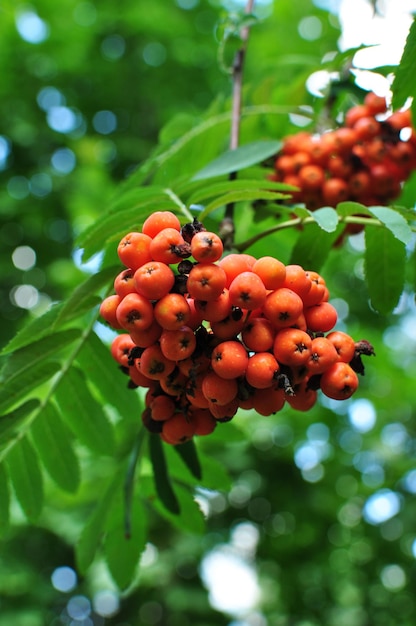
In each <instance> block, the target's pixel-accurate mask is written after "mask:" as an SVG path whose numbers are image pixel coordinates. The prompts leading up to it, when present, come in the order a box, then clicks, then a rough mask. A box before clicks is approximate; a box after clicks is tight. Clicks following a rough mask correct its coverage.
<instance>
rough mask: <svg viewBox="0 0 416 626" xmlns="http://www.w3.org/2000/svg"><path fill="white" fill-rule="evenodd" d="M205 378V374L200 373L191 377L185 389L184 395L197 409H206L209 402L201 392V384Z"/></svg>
mask: <svg viewBox="0 0 416 626" xmlns="http://www.w3.org/2000/svg"><path fill="white" fill-rule="evenodd" d="M204 378H205V372H201V373H200V374H197V375H196V376H191V377H190V378H189V379H188V382H187V384H186V387H185V395H186V398H187V399H188V401H189V402H190V403H191V405H192V406H193V407H196V408H198V409H207V408H208V406H209V400H207V398H206V397H205V395H204V393H203V391H202V383H203V381H204Z"/></svg>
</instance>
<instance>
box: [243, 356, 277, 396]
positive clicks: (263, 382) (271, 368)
mask: <svg viewBox="0 0 416 626" xmlns="http://www.w3.org/2000/svg"><path fill="white" fill-rule="evenodd" d="M279 369H280V368H279V364H278V362H277V360H276V358H275V357H274V356H273V354H271V353H270V352H255V353H254V354H253V355H252V356H250V358H249V360H248V363H247V368H246V373H245V377H246V381H247V382H248V384H249V385H251V386H252V387H254V388H255V389H267V388H268V387H271V386H272V385H273V383H275V382H276V376H277V374H278V372H279Z"/></svg>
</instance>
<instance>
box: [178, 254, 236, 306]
mask: <svg viewBox="0 0 416 626" xmlns="http://www.w3.org/2000/svg"><path fill="white" fill-rule="evenodd" d="M226 282H227V277H226V274H225V272H224V270H223V269H222V268H221V267H220V266H219V265H215V263H199V264H198V265H195V267H193V268H192V270H191V271H190V273H189V276H188V281H187V289H188V292H189V295H190V296H191V297H192V298H194V299H195V300H207V301H209V300H216V299H217V298H219V297H220V295H221V293H222V291H223V289H224V287H225V284H226Z"/></svg>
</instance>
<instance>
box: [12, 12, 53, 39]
mask: <svg viewBox="0 0 416 626" xmlns="http://www.w3.org/2000/svg"><path fill="white" fill-rule="evenodd" d="M16 28H17V31H18V33H19V35H20V36H21V38H22V39H24V41H27V42H28V43H33V44H38V43H42V41H45V39H47V37H48V35H49V26H48V24H47V23H46V22H45V21H44V20H42V19H41V18H40V17H39V15H37V13H35V12H34V11H22V12H21V13H19V15H18V16H17V17H16Z"/></svg>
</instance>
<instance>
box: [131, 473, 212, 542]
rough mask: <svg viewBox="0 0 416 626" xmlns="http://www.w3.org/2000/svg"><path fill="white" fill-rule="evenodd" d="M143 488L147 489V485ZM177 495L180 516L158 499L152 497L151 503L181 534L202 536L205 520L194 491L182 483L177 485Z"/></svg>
mask: <svg viewBox="0 0 416 626" xmlns="http://www.w3.org/2000/svg"><path fill="white" fill-rule="evenodd" d="M142 487H143V488H144V489H145V488H146V485H145V484H143V485H142ZM175 494H176V497H177V500H178V506H179V508H180V512H181V514H180V515H177V514H175V513H172V512H171V511H169V510H168V509H167V508H166V507H165V506H163V504H162V502H161V501H160V500H159V499H158V498H154V497H153V498H152V497H151V494H149V495H150V501H151V504H152V506H153V507H154V509H155V510H156V511H157V512H158V513H159V515H161V516H162V517H164V518H165V519H166V520H167V521H168V522H169V523H170V524H172V526H175V528H177V529H178V530H179V531H180V532H181V533H183V532H184V531H187V532H190V533H193V534H195V535H202V534H203V533H204V532H205V530H206V526H205V520H204V517H203V514H202V512H201V509H200V508H199V505H198V504H197V502H196V500H195V497H194V492H193V489H191V488H189V487H187V486H184V485H183V484H181V483H175Z"/></svg>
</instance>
